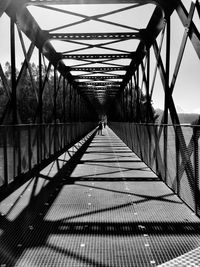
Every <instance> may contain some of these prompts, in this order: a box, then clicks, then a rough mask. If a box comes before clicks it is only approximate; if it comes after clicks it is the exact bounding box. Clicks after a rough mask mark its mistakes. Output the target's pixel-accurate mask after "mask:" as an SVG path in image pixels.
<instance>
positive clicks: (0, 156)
mask: <svg viewBox="0 0 200 267" xmlns="http://www.w3.org/2000/svg"><path fill="white" fill-rule="evenodd" d="M0 129H1V130H0V137H1V140H0V186H1V185H3V184H4V182H5V180H4V168H5V166H4V164H5V150H4V145H5V144H6V142H5V128H4V127H1V128H0ZM4 143H5V144H4Z"/></svg>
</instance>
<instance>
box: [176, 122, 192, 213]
mask: <svg viewBox="0 0 200 267" xmlns="http://www.w3.org/2000/svg"><path fill="white" fill-rule="evenodd" d="M182 130H183V135H184V139H185V142H186V146H187V147H188V148H189V149H188V151H184V152H185V154H186V155H188V158H187V160H188V162H187V163H186V162H185V161H184V159H183V158H182V157H181V160H180V164H181V166H180V178H179V179H180V190H179V192H180V196H181V198H182V199H183V200H184V201H185V202H186V203H187V204H188V205H189V206H190V207H191V208H192V209H193V210H195V201H194V194H195V188H194V180H193V179H194V177H193V175H192V173H191V172H190V170H189V168H188V166H190V165H191V166H190V167H191V168H193V167H194V161H193V158H194V154H193V153H194V152H192V150H191V149H190V146H189V143H190V140H191V137H192V134H193V131H192V128H190V127H182ZM190 163H191V164H190ZM186 165H187V166H186ZM186 168H187V170H186Z"/></svg>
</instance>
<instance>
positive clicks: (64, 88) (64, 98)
mask: <svg viewBox="0 0 200 267" xmlns="http://www.w3.org/2000/svg"><path fill="white" fill-rule="evenodd" d="M65 101H66V83H65V77H63V122H64V123H65V122H66V108H65V106H66V103H65Z"/></svg>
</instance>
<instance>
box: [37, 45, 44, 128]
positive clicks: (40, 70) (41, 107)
mask: <svg viewBox="0 0 200 267" xmlns="http://www.w3.org/2000/svg"><path fill="white" fill-rule="evenodd" d="M38 58H39V103H38V105H39V106H38V110H39V117H38V119H39V123H42V122H43V105H42V104H43V103H42V54H41V51H40V49H39V50H38Z"/></svg>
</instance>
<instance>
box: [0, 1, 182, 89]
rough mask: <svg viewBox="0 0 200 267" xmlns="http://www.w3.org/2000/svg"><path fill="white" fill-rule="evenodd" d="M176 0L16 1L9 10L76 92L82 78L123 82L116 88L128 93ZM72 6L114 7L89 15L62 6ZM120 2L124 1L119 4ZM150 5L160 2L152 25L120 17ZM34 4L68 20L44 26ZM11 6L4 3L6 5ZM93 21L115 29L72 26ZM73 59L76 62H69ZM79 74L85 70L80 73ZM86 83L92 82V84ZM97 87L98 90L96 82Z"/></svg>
mask: <svg viewBox="0 0 200 267" xmlns="http://www.w3.org/2000/svg"><path fill="white" fill-rule="evenodd" d="M177 2H178V0H177V1H172V0H169V1H168V2H167V3H166V1H164V0H157V1H153V0H152V1H151V0H125V1H124V0H108V1H107V0H106V1H102V0H73V1H72V0H15V1H14V0H13V1H11V3H10V5H9V7H8V8H7V10H6V11H7V14H8V15H9V16H10V17H12V18H14V20H15V21H16V22H17V24H18V27H19V28H20V29H21V30H22V31H23V32H24V33H25V34H26V35H27V36H28V38H29V39H30V40H31V41H32V42H33V44H34V45H35V46H36V47H38V48H39V50H40V51H41V52H43V54H44V55H45V56H46V57H47V58H48V60H49V61H50V62H51V64H52V65H53V66H54V67H56V68H57V69H58V70H59V71H60V73H61V74H62V75H63V76H64V77H66V78H67V80H68V81H69V82H70V84H72V85H73V86H74V87H75V88H77V91H79V89H80V88H81V86H82V85H81V82H83V81H82V80H88V82H93V81H96V82H98V81H99V82H100V81H105V82H112V81H113V82H114V81H116V80H118V82H119V83H120V85H121V86H120V88H119V86H116V88H118V89H119V90H120V91H123V90H124V88H125V87H126V85H127V83H128V82H129V80H130V78H131V76H132V75H133V73H134V72H135V69H136V66H138V65H139V64H140V62H141V61H142V59H143V57H144V56H145V53H146V49H147V48H148V47H150V46H151V45H152V44H153V41H154V40H155V38H156V37H157V35H158V34H159V32H160V31H161V29H162V28H163V21H164V13H165V14H170V13H171V12H172V11H173V10H174V9H175V7H176V6H177ZM68 4H75V5H76V4H88V8H89V7H90V5H89V4H100V5H102V4H113V9H108V10H107V9H106V8H105V10H104V11H103V12H102V11H100V12H99V14H97V13H95V14H90V13H88V14H89V15H88V14H86V13H84V12H81V9H78V8H77V10H76V9H70V7H69V8H63V6H62V5H68ZM117 4H123V5H119V6H117ZM146 4H153V5H154V6H155V11H154V12H152V14H150V21H149V23H148V26H147V28H144V27H143V26H141V27H138V26H134V24H131V22H130V23H127V21H124V20H123V19H122V20H121V17H123V15H124V14H125V13H123V12H129V13H130V12H132V11H133V10H137V8H139V7H144V6H145V5H146ZM55 5H56V6H55ZM30 6H37V7H38V8H40V9H41V10H42V9H44V10H45V12H47V11H49V12H54V13H57V15H58V16H59V14H62V15H63V16H65V15H66V20H64V21H66V24H64V23H63V25H55V27H52V26H51V27H50V28H49V29H45V30H42V26H41V25H40V24H38V23H37V22H36V19H35V18H34V16H32V15H31V14H30V12H29V10H28V8H27V7H30ZM6 7H7V5H6V4H5V3H4V5H3V8H4V9H5V8H6ZM0 9H1V6H0ZM2 10H3V9H2ZM0 11H1V10H0ZM163 11H164V12H163ZM68 16H73V18H77V20H74V21H70V20H69V21H68ZM115 16H119V19H112V17H113V18H115ZM88 22H94V23H101V25H102V26H103V27H104V26H105V27H107V26H108V28H110V27H113V28H114V29H115V30H113V31H110V30H109V31H105V32H104V31H103V32H102V31H100V32H92V33H90V32H86V31H84V32H79V33H77V32H74V31H73V27H78V26H80V27H82V25H84V23H86V24H87V23H88ZM145 27H146V26H145ZM116 29H118V30H116ZM86 30H87V28H86ZM54 41H60V42H61V43H62V44H63V47H66V50H65V49H62V50H63V52H60V51H59V49H57V48H56V47H54V43H53V42H54ZM130 41H132V42H136V43H135V44H136V47H133V48H131V45H132V43H130ZM95 49H96V51H95V53H94V50H95ZM90 51H91V52H90ZM70 60H71V61H73V63H70ZM76 72H80V74H78V75H77V74H76ZM87 86H90V85H89V84H87ZM94 86H95V87H96V88H97V89H98V86H97V85H94Z"/></svg>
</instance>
